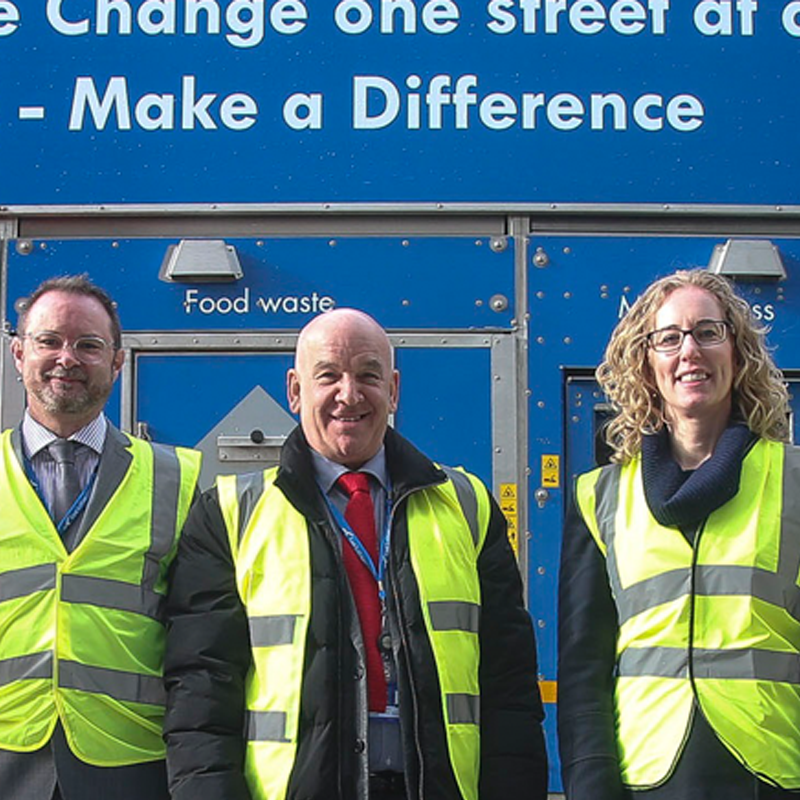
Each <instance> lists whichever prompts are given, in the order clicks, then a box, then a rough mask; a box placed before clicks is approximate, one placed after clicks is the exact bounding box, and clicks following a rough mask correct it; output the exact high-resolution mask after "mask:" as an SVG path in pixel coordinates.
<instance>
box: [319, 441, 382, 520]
mask: <svg viewBox="0 0 800 800" xmlns="http://www.w3.org/2000/svg"><path fill="white" fill-rule="evenodd" d="M311 457H312V459H313V462H314V472H315V474H316V479H317V485H318V486H319V488H320V489H321V490H322V493H323V494H324V495H325V496H326V497H327V498H328V499H329V500H330V501H331V503H333V505H334V506H335V507H336V508H337V510H339V511H341V513H342V515H344V511H345V508H347V501H348V496H347V492H345V491H344V489H342V487H341V486H339V485H338V484H337V483H336V481H338V480H339V478H341V477H342V475H344V474H345V472H353V470H351V469H348V468H347V467H346V466H345V465H344V464H337V463H336V462H335V461H331V460H330V459H328V458H325V456H321V455H320V454H319V453H318V452H317V451H316V450H311ZM355 471H356V472H366V473H367V474H368V475H369V476H370V478H371V480H370V482H369V486H370V494H371V496H372V504H373V505H374V506H375V530H376V531H383V529H384V527H383V526H384V523H385V521H386V496H387V493H388V489H389V476H388V473H387V471H386V449H385V448H384V447H381V449H380V450H378V452H377V453H376V454H375V455H374V456H373V457H372V458H371V459H370V460H369V461H367V463H366V464H364V465H363V466H362V467H360V468H359V469H358V470H355Z"/></svg>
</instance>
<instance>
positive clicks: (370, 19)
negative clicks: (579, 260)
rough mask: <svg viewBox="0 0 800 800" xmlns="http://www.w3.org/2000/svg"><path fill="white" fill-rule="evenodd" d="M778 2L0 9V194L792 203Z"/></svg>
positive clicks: (117, 3) (790, 4)
mask: <svg viewBox="0 0 800 800" xmlns="http://www.w3.org/2000/svg"><path fill="white" fill-rule="evenodd" d="M799 38H800V1H798V0H776V2H770V3H766V2H761V3H759V2H757V0H692V1H691V2H676V1H675V0H672V1H671V0H469V2H467V0H340V1H339V2H336V0H328V2H325V1H324V0H320V2H315V3H311V2H310V0H39V2H35V3H34V2H24V3H23V2H22V0H0V75H2V78H0V153H2V161H3V181H2V185H0V206H7V205H26V204H104V203H185V202H192V203H294V202H303V203H326V202H344V203H349V202H358V203H375V202H389V203H395V202H403V203H409V202H423V203H426V202H443V203H456V202H471V203H472V202H480V203H488V202H492V203H511V202H515V203H520V202H582V203H593V202H605V203H614V202H625V203H630V202H648V203H651V202H657V203H674V202H681V203H736V204H751V203H757V204H795V203H797V202H798V199H797V188H796V187H797V185H798V180H797V175H796V167H797V163H796V162H797V147H796V138H797V131H798V129H800V96H799V95H798V94H797V91H796V84H797V78H798V70H799V69H800V67H798V65H800V58H798V49H799V48H800V42H799V41H798V39H799Z"/></svg>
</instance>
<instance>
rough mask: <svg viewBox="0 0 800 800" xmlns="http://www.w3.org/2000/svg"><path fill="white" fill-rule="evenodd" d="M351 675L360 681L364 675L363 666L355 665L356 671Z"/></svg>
mask: <svg viewBox="0 0 800 800" xmlns="http://www.w3.org/2000/svg"><path fill="white" fill-rule="evenodd" d="M353 677H354V678H355V679H356V680H357V681H360V680H361V679H362V678H363V677H364V667H361V666H359V667H356V671H355V673H353Z"/></svg>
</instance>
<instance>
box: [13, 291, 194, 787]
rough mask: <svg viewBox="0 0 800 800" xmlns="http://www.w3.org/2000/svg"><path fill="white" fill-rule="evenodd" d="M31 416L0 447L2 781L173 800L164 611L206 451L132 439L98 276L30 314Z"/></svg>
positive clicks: (37, 303)
mask: <svg viewBox="0 0 800 800" xmlns="http://www.w3.org/2000/svg"><path fill="white" fill-rule="evenodd" d="M11 354H12V356H13V359H14V364H15V366H16V368H17V370H18V371H19V373H20V375H21V376H22V382H23V385H24V387H25V390H26V394H27V408H26V411H25V415H24V418H23V420H22V423H21V424H20V426H19V427H17V428H15V429H13V430H7V431H4V432H3V434H2V437H0V449H1V450H2V458H1V459H0V507H2V509H3V511H2V514H0V631H2V635H1V636H0V787H1V788H2V796H3V797H4V798H12V799H13V800H51V798H53V799H54V800H84V798H85V799H86V800H89V798H91V800H95V798H99V797H103V798H109V799H111V798H113V800H140V798H147V799H148V800H167V798H168V797H169V794H168V791H167V782H166V773H165V766H164V749H163V744H162V740H161V728H162V717H163V705H164V697H163V687H162V679H161V675H162V656H163V641H164V626H163V622H162V616H163V614H162V605H163V599H164V596H165V593H166V579H167V572H168V569H169V566H170V563H171V561H172V559H173V558H174V554H175V551H176V548H177V542H178V537H179V535H180V531H181V528H182V526H183V522H184V520H185V518H186V515H187V513H188V509H189V505H190V503H191V501H192V499H193V496H194V493H195V487H196V483H197V476H198V473H199V468H200V455H199V453H196V452H194V451H191V450H185V449H182V448H170V447H165V446H163V445H153V444H150V443H147V442H143V441H140V440H138V439H132V438H131V437H129V436H127V435H126V434H123V433H122V432H121V431H119V430H118V429H117V428H115V427H114V426H113V425H112V424H111V423H110V422H109V421H108V420H107V419H106V417H105V415H104V414H103V407H104V406H105V403H106V401H107V400H108V397H109V395H110V393H111V390H112V387H113V385H114V382H115V380H116V379H117V377H118V376H119V373H120V370H121V368H122V364H123V361H124V352H123V350H122V349H121V331H120V322H119V317H118V315H117V311H116V307H115V304H114V303H113V302H112V300H111V299H110V297H109V296H108V295H107V294H106V293H105V292H104V291H103V290H102V289H100V288H99V287H97V286H95V285H94V284H93V283H92V282H91V281H90V280H89V279H88V278H87V277H86V276H69V277H63V278H53V279H50V280H47V281H45V282H44V283H42V284H41V285H40V286H39V287H38V288H37V289H36V290H35V291H34V292H33V294H31V296H30V297H29V298H27V300H26V301H24V303H23V304H22V308H21V310H20V313H19V321H18V329H17V332H16V335H15V336H14V337H13V339H12V341H11Z"/></svg>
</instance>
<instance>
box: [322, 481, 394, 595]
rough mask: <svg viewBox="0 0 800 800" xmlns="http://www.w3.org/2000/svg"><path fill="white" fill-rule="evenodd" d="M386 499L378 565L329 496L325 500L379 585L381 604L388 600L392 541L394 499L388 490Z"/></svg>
mask: <svg viewBox="0 0 800 800" xmlns="http://www.w3.org/2000/svg"><path fill="white" fill-rule="evenodd" d="M384 499H385V509H384V511H385V513H384V516H383V534H382V536H381V537H380V542H379V546H378V563H377V565H376V564H375V562H374V561H373V560H372V556H371V555H370V554H369V551H368V550H367V548H366V547H365V546H364V543H363V542H362V541H361V539H359V538H358V535H357V534H356V533H354V532H353V530H352V528H350V526H349V525H348V524H347V521H346V520H345V518H344V514H342V512H341V511H339V509H338V508H337V507H336V505H335V504H334V503H332V502H331V499H330V498H329V497H328V496H327V495H326V496H325V500H326V501H327V503H328V507H329V508H330V510H331V514H332V515H333V518H334V520H336V524H337V525H338V526H339V529H340V530H341V532H342V535H343V536H344V538H345V539H347V541H348V542H350V546H351V547H352V548H353V550H355V553H356V555H357V556H358V558H359V560H360V561H361V563H362V564H364V566H365V567H366V568H367V569H368V570H369V572H370V575H372V577H373V578H374V579H375V582H376V583H377V584H378V596H379V597H380V599H381V602H384V601H385V600H386V590H385V588H384V578H385V576H386V566H387V564H388V563H389V541H390V539H391V521H392V499H391V496H390V494H389V492H388V490H384Z"/></svg>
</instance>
